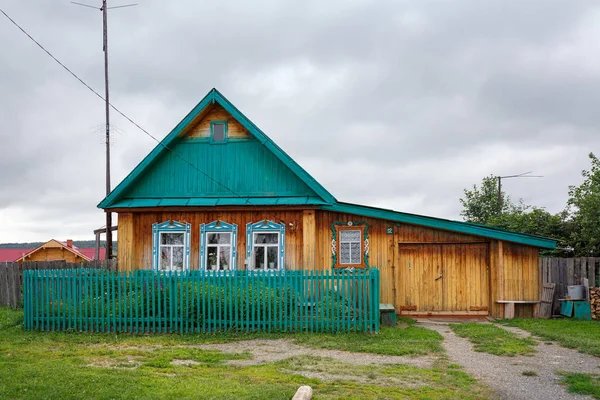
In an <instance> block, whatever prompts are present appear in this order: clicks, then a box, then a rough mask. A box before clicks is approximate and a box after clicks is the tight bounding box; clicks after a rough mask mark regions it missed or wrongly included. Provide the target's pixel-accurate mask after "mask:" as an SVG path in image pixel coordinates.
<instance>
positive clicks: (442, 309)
mask: <svg viewBox="0 0 600 400" xmlns="http://www.w3.org/2000/svg"><path fill="white" fill-rule="evenodd" d="M315 127H318V124H315ZM320 145H321V143H315V146H320ZM348 182H349V183H350V184H353V183H352V181H351V180H348ZM363 184H364V185H365V187H367V188H368V189H367V190H372V191H374V192H376V191H377V189H378V188H377V187H369V185H368V183H363ZM99 207H100V208H103V209H105V210H107V211H108V210H110V211H112V212H116V213H118V219H119V228H118V248H119V253H118V265H119V269H121V270H133V269H150V268H154V269H155V270H178V271H179V270H188V269H194V270H196V269H202V270H208V271H223V272H224V273H226V271H232V270H236V269H237V270H240V269H252V270H267V271H284V270H295V269H307V270H324V269H330V268H333V269H336V270H337V269H352V268H369V267H377V268H379V269H380V270H381V282H382V283H381V299H382V302H384V303H392V304H393V305H394V306H395V308H396V310H397V312H399V313H402V314H405V315H491V316H500V315H502V313H503V307H502V306H501V304H498V303H496V301H497V300H502V299H504V300H515V301H517V300H521V301H536V300H539V298H540V278H539V274H538V249H539V248H550V249H551V248H554V247H555V246H556V242H555V241H554V240H551V239H547V238H542V237H537V236H531V235H524V234H519V233H512V232H506V231H503V230H499V229H494V228H490V227H486V226H480V225H474V224H470V223H465V222H457V221H450V220H445V219H440V218H432V217H427V216H421V215H414V214H407V213H402V212H397V211H392V210H386V209H381V208H375V207H367V206H362V205H357V204H350V203H343V202H339V201H337V200H336V199H335V198H334V197H333V196H332V195H331V194H330V193H329V192H328V191H327V190H326V189H325V188H324V187H323V186H321V185H320V184H319V183H318V182H317V181H316V180H315V179H314V178H312V177H311V176H310V175H309V174H308V173H307V172H306V171H305V170H304V169H302V168H301V167H300V166H299V165H298V164H297V163H296V162H295V161H294V160H293V159H292V158H290V157H289V156H288V155H287V154H286V153H285V152H284V151H283V150H282V149H281V148H279V147H278V146H277V145H276V144H275V143H274V142H273V141H272V140H271V139H269V138H268V137H267V136H266V135H265V134H264V133H263V132H262V131H261V130H260V129H259V128H258V127H257V126H256V125H254V124H253V123H252V122H251V121H250V120H249V119H248V118H247V117H246V116H244V115H243V114H242V113H241V112H240V111H239V110H238V109H237V108H235V107H234V106H233V105H232V104H231V103H230V102H229V101H228V100H227V99H226V98H225V97H224V96H223V95H222V94H221V93H219V92H218V91H217V90H215V89H213V90H211V91H210V92H209V93H208V94H207V95H206V97H204V99H202V101H200V103H199V104H198V105H197V106H196V107H194V109H193V110H192V111H191V112H190V113H189V114H188V115H187V116H186V117H185V118H184V119H183V120H182V121H181V122H180V123H179V124H178V125H177V126H176V127H175V128H174V129H173V131H171V133H169V135H167V136H166V137H165V139H163V140H162V142H161V143H160V144H159V145H158V146H157V147H156V148H155V149H154V150H153V151H152V152H151V153H150V154H149V155H148V156H147V157H146V158H144V160H142V162H141V163H140V164H139V165H138V166H137V167H136V168H135V169H134V170H133V171H132V172H131V173H130V174H129V175H128V176H127V177H126V178H125V179H124V180H123V182H121V183H120V184H119V185H118V186H117V187H116V188H115V189H114V190H113V191H112V193H110V195H108V196H107V197H106V198H105V199H104V200H103V201H102V202H101V203H100V204H99ZM522 308H523V309H522V310H520V312H519V314H522V315H527V314H531V310H532V306H531V305H524V306H523V307H522Z"/></svg>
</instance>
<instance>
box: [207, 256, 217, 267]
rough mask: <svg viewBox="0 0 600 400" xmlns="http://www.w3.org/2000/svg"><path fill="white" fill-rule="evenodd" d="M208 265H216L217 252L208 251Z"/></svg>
mask: <svg viewBox="0 0 600 400" xmlns="http://www.w3.org/2000/svg"><path fill="white" fill-rule="evenodd" d="M208 265H209V266H210V268H211V269H212V268H213V267H216V266H217V253H208Z"/></svg>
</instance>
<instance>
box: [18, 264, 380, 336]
mask: <svg viewBox="0 0 600 400" xmlns="http://www.w3.org/2000/svg"><path fill="white" fill-rule="evenodd" d="M23 276H24V281H23V285H24V288H23V291H24V308H23V309H24V319H23V326H24V328H25V329H27V330H34V329H38V330H56V331H67V330H78V331H87V332H110V333H118V332H129V333H142V334H143V333H150V332H154V333H166V332H174V333H175V332H177V333H180V334H182V333H190V332H199V331H202V332H211V333H215V332H224V331H228V330H245V331H249V332H274V331H278V332H349V331H353V332H378V329H379V314H378V312H379V309H378V306H379V271H378V270H377V269H374V268H372V269H370V270H367V271H336V272H333V271H284V272H281V273H279V272H274V271H235V272H230V273H227V274H223V273H215V272H203V271H192V272H188V273H184V274H168V273H161V274H157V273H156V272H153V271H136V272H122V273H119V272H110V271H104V270H86V269H79V270H46V271H26V272H25V273H24V275H23ZM367 303H368V305H367V306H365V304H367Z"/></svg>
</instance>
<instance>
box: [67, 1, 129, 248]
mask: <svg viewBox="0 0 600 400" xmlns="http://www.w3.org/2000/svg"><path fill="white" fill-rule="evenodd" d="M71 3H73V4H77V5H79V6H84V7H89V8H94V9H96V8H97V7H94V6H92V5H89V4H83V3H77V2H74V1H72V2H71ZM132 6H137V4H127V5H123V6H114V7H108V4H107V0H102V7H100V11H102V51H103V52H104V107H105V113H106V195H107V196H108V195H109V194H110V191H111V185H110V100H109V85H108V10H109V9H112V8H123V7H132ZM105 247H106V259H107V260H110V259H112V257H113V251H112V213H111V212H110V211H107V212H106V243H105Z"/></svg>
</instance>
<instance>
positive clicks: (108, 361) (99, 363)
mask: <svg viewBox="0 0 600 400" xmlns="http://www.w3.org/2000/svg"><path fill="white" fill-rule="evenodd" d="M140 365H141V362H140V361H138V360H137V357H127V360H125V361H124V360H116V359H114V358H103V359H98V360H94V361H92V362H91V363H89V364H88V365H87V366H88V367H95V368H111V369H136V368H138V367H139V366H140Z"/></svg>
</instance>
